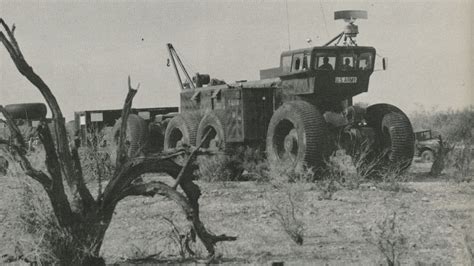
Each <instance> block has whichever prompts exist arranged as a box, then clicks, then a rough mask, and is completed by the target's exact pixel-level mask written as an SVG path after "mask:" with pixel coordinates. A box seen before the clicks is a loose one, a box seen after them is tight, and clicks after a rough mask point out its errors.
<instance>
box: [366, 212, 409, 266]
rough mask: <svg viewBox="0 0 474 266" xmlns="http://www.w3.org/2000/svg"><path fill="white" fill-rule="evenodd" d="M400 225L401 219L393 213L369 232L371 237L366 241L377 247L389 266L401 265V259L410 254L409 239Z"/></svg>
mask: <svg viewBox="0 0 474 266" xmlns="http://www.w3.org/2000/svg"><path fill="white" fill-rule="evenodd" d="M400 224H401V221H400V218H399V217H398V216H397V213H396V212H393V213H392V214H391V215H387V216H386V217H385V218H384V220H382V221H380V222H378V223H377V224H376V226H375V228H370V229H369V230H368V231H369V234H370V235H371V237H370V238H367V239H366V240H367V241H368V242H369V243H371V244H373V245H375V246H376V247H377V249H378V250H379V251H380V253H382V255H383V256H384V258H385V261H386V262H387V264H388V265H389V266H395V265H401V263H400V259H401V257H402V256H404V255H406V254H407V252H408V241H407V237H406V236H405V235H404V234H403V230H402V228H401V227H400ZM366 231H367V230H366Z"/></svg>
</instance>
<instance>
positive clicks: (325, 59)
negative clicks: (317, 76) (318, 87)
mask: <svg viewBox="0 0 474 266" xmlns="http://www.w3.org/2000/svg"><path fill="white" fill-rule="evenodd" d="M316 63H317V64H316V69H318V70H334V66H335V65H336V56H335V55H329V54H318V55H317V56H316Z"/></svg>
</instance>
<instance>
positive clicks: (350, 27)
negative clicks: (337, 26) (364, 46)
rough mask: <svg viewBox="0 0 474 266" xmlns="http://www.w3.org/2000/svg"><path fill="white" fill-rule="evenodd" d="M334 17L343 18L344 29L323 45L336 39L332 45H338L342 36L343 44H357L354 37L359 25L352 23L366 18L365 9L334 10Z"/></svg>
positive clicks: (327, 44)
mask: <svg viewBox="0 0 474 266" xmlns="http://www.w3.org/2000/svg"><path fill="white" fill-rule="evenodd" d="M334 19H335V20H338V19H344V21H345V22H346V23H347V25H346V26H345V27H344V31H343V32H341V33H339V34H338V35H337V36H336V37H334V38H333V39H331V40H330V41H329V42H327V43H326V44H325V45H324V46H329V45H330V44H331V43H333V42H334V41H336V40H337V42H336V43H335V44H334V45H336V46H337V45H338V44H339V42H340V41H341V39H342V38H344V42H343V44H344V45H345V46H357V43H356V41H355V38H356V37H357V34H359V27H358V26H357V25H355V24H354V22H355V21H356V20H357V19H367V11H364V10H342V11H336V12H334Z"/></svg>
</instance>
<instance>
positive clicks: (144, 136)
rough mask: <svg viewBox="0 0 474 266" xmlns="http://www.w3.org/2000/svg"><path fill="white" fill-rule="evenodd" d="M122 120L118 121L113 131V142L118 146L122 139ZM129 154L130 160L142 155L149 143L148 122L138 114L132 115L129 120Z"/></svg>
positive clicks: (127, 139) (127, 140)
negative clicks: (141, 152) (120, 138)
mask: <svg viewBox="0 0 474 266" xmlns="http://www.w3.org/2000/svg"><path fill="white" fill-rule="evenodd" d="M121 125H122V119H121V118H120V119H118V120H117V122H115V125H114V127H113V129H112V141H113V144H114V145H115V146H116V145H117V144H118V141H119V137H120V128H121ZM126 142H127V144H128V151H127V154H128V156H129V157H130V158H133V157H136V156H138V155H140V153H139V151H143V150H144V148H146V145H147V143H148V126H147V123H146V121H145V120H144V119H143V118H141V117H140V116H138V115H136V114H130V115H129V116H128V120H127V138H126Z"/></svg>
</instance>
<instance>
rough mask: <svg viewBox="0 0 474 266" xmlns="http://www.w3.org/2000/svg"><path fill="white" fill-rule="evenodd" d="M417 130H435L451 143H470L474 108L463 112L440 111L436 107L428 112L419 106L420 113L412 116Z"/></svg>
mask: <svg viewBox="0 0 474 266" xmlns="http://www.w3.org/2000/svg"><path fill="white" fill-rule="evenodd" d="M410 121H411V122H412V124H413V128H415V129H433V130H435V135H437V133H438V134H440V135H441V136H443V138H444V139H446V140H447V141H448V142H451V143H458V142H462V141H469V140H471V139H472V138H473V134H474V132H473V130H472V129H473V128H474V106H469V107H466V108H464V109H461V110H453V109H447V110H439V109H438V108H436V107H434V108H432V109H430V110H427V109H426V108H424V107H423V106H421V105H420V106H419V108H418V111H416V112H414V113H412V114H410Z"/></svg>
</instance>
